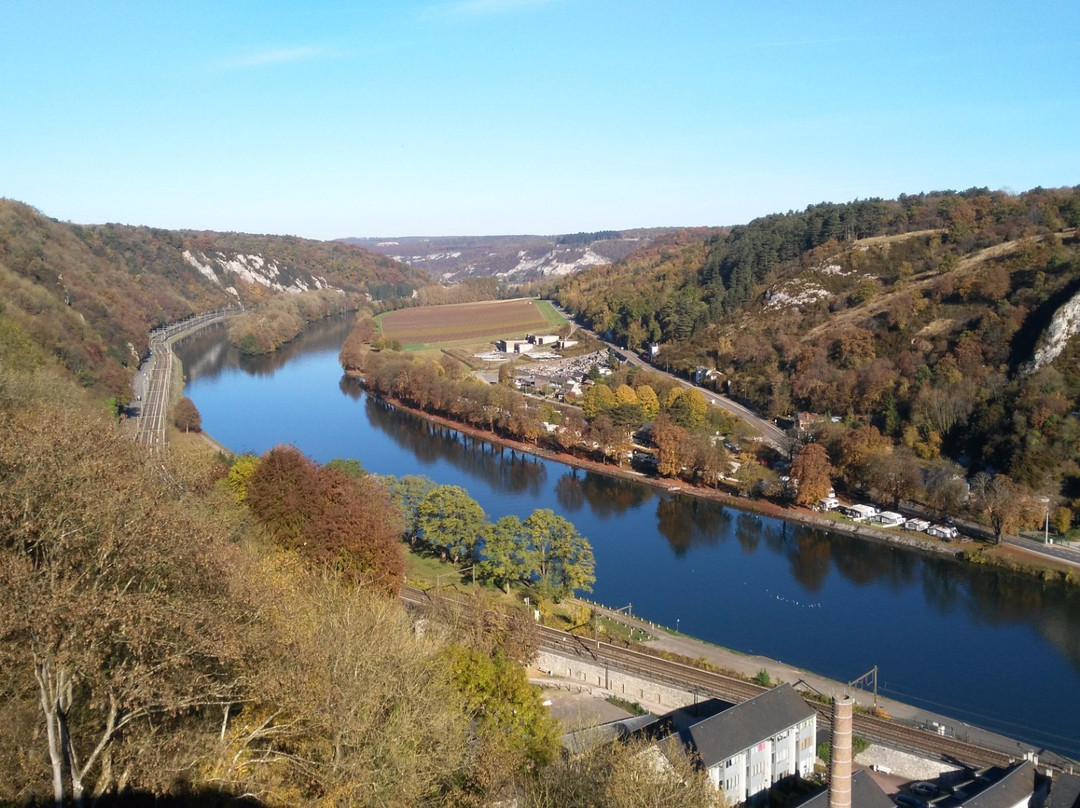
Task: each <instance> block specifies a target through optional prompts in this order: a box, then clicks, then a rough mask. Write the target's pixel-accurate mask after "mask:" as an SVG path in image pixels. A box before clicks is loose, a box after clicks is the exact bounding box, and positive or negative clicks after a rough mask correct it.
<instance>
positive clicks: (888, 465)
mask: <svg viewBox="0 0 1080 808" xmlns="http://www.w3.org/2000/svg"><path fill="white" fill-rule="evenodd" d="M867 465H868V469H867V471H866V474H865V479H866V481H867V482H868V483H869V484H870V486H871V487H872V488H873V489H874V490H875V491H877V492H878V493H879V494H881V495H882V497H883V498H885V499H887V500H888V501H889V502H891V503H892V507H894V508H897V507H899V506H900V501H901V500H903V499H911V498H912V497H914V496H915V495H916V494H917V493H918V492H919V490H920V489H921V487H922V468H921V467H920V466H919V461H918V460H917V459H916V457H915V455H914V454H912V452H911V450H909V449H895V450H887V451H883V452H877V453H875V454H873V455H871V456H870V458H869V463H868V464H867Z"/></svg>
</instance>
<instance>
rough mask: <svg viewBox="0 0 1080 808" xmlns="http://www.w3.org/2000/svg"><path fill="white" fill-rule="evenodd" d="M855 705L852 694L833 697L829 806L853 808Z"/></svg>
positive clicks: (833, 807) (832, 807)
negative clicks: (853, 724)
mask: <svg viewBox="0 0 1080 808" xmlns="http://www.w3.org/2000/svg"><path fill="white" fill-rule="evenodd" d="M854 705H855V702H854V700H853V699H852V698H851V696H841V697H840V698H835V699H833V716H832V751H831V752H830V755H829V761H830V762H829V808H851V722H852V712H853V708H854Z"/></svg>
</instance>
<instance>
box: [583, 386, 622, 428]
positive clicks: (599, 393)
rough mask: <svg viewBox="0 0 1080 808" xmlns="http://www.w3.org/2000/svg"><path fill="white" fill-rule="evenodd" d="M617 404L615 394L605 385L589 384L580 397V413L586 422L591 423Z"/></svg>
mask: <svg viewBox="0 0 1080 808" xmlns="http://www.w3.org/2000/svg"><path fill="white" fill-rule="evenodd" d="M617 403H618V402H617V401H616V399H615V393H613V392H612V390H611V388H610V387H608V386H607V385H606V384H600V383H596V384H591V385H589V386H588V387H586V388H585V393H584V394H583V395H582V397H581V411H582V412H583V413H584V414H585V419H586V420H587V421H592V420H594V419H595V418H596V417H597V416H598V415H600V414H601V413H604V412H607V411H608V410H610V409H612V408H614V407H615V405H616V404H617Z"/></svg>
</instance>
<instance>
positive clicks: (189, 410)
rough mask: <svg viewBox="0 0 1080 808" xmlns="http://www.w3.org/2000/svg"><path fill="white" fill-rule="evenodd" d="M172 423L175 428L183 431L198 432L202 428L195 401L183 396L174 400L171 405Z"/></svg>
mask: <svg viewBox="0 0 1080 808" xmlns="http://www.w3.org/2000/svg"><path fill="white" fill-rule="evenodd" d="M173 424H174V425H175V426H176V428H177V429H182V430H184V432H200V431H201V430H202V416H201V415H200V414H199V410H198V408H197V407H196V406H195V402H194V401H192V400H191V399H190V398H188V397H187V396H185V397H184V398H182V399H180V400H179V401H177V402H176V406H175V407H173Z"/></svg>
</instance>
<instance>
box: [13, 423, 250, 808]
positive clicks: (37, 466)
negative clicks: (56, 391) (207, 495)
mask: <svg viewBox="0 0 1080 808" xmlns="http://www.w3.org/2000/svg"><path fill="white" fill-rule="evenodd" d="M158 468H159V469H160V466H158ZM0 469H2V473H0V525H2V531H0V534H2V536H3V538H2V539H0V602H3V604H4V608H3V609H2V610H0V639H2V640H3V642H2V644H0V667H2V668H3V669H4V670H6V671H11V672H12V673H16V672H19V671H22V672H26V673H32V681H33V682H34V683H35V689H36V690H37V699H36V700H37V703H38V706H39V708H40V712H39V715H38V720H39V721H40V725H39V726H40V727H41V730H42V731H41V732H40V733H39V734H38V735H37V737H36V739H35V742H36V743H39V744H40V745H41V747H40V748H41V752H42V753H43V756H44V757H47V760H48V765H49V767H50V769H51V783H52V792H53V800H54V803H55V804H56V805H61V804H64V803H65V802H66V801H67V800H68V799H70V800H71V801H72V803H74V804H75V805H81V804H83V801H84V799H85V798H86V797H88V796H90V795H91V793H92V794H95V795H96V794H101V793H105V792H108V791H109V790H110V789H112V788H113V787H115V786H116V781H115V780H114V779H113V778H114V777H116V776H117V775H118V774H119V773H120V772H121V771H125V770H126V771H127V773H128V774H127V776H130V777H134V778H136V779H137V780H144V781H145V782H159V783H160V782H161V780H160V779H159V774H158V773H156V771H157V769H158V768H159V767H162V766H164V768H165V771H163V772H161V774H160V776H162V777H166V778H167V777H168V776H169V775H168V774H167V773H166V772H167V771H173V772H176V771H180V770H181V769H183V768H185V767H187V766H190V765H192V763H193V760H192V759H191V758H190V757H189V758H187V759H186V760H177V759H171V758H169V753H168V752H167V751H166V750H165V749H164V748H162V747H160V746H159V744H160V742H159V741H158V740H156V738H155V733H156V732H157V731H158V730H157V728H156V727H160V728H168V727H170V726H174V725H175V722H178V721H181V720H189V721H191V722H195V723H196V724H197V723H198V720H199V717H200V716H201V715H203V714H204V712H205V711H206V710H218V712H217V714H218V716H220V711H219V710H220V708H221V707H222V706H224V705H227V704H229V703H232V702H233V701H234V700H236V699H237V698H239V697H240V694H241V688H240V682H239V676H238V673H237V671H238V665H239V664H240V662H241V659H242V657H243V647H242V644H241V642H240V637H239V635H238V633H237V631H238V628H239V626H240V625H242V624H243V623H244V622H245V620H246V618H245V616H244V605H243V604H244V601H243V598H242V597H240V596H239V593H238V592H235V591H234V590H233V588H232V584H233V579H232V578H230V572H231V571H233V570H235V571H237V573H241V571H242V570H243V568H244V564H243V559H242V558H241V557H240V556H239V555H238V554H237V552H236V548H235V546H234V545H232V544H230V543H229V542H227V541H225V538H224V530H223V528H222V526H221V525H220V524H217V523H215V522H214V521H213V517H212V515H205V516H204V515H200V514H199V512H198V511H197V510H196V509H194V508H191V507H190V503H189V502H187V501H186V499H185V496H184V494H183V493H182V492H178V491H177V490H175V489H171V488H169V487H168V486H165V485H162V484H161V483H162V481H161V480H160V479H156V478H155V477H154V476H153V472H152V471H151V467H149V466H147V465H146V464H145V463H144V462H143V458H142V456H141V454H140V450H139V447H138V446H137V444H135V443H134V442H132V441H129V440H126V439H124V437H123V436H121V435H120V434H119V433H118V432H116V431H115V429H114V427H113V425H112V424H111V423H108V422H106V421H104V420H97V419H95V418H94V417H92V416H83V415H81V414H78V413H74V412H72V411H71V410H68V409H64V408H62V407H59V406H55V405H54V404H41V403H39V404H38V406H34V407H31V408H25V409H20V410H17V411H14V412H11V411H6V412H3V413H0ZM241 574H242V573H241ZM155 725H156V727H155ZM180 737H181V736H180V735H179V734H178V735H177V736H176V738H177V740H178V741H179V739H180ZM182 745H183V744H182V743H178V744H176V746H174V749H175V750H177V752H178V754H182V753H181V752H180V751H179V747H180V746H182Z"/></svg>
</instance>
